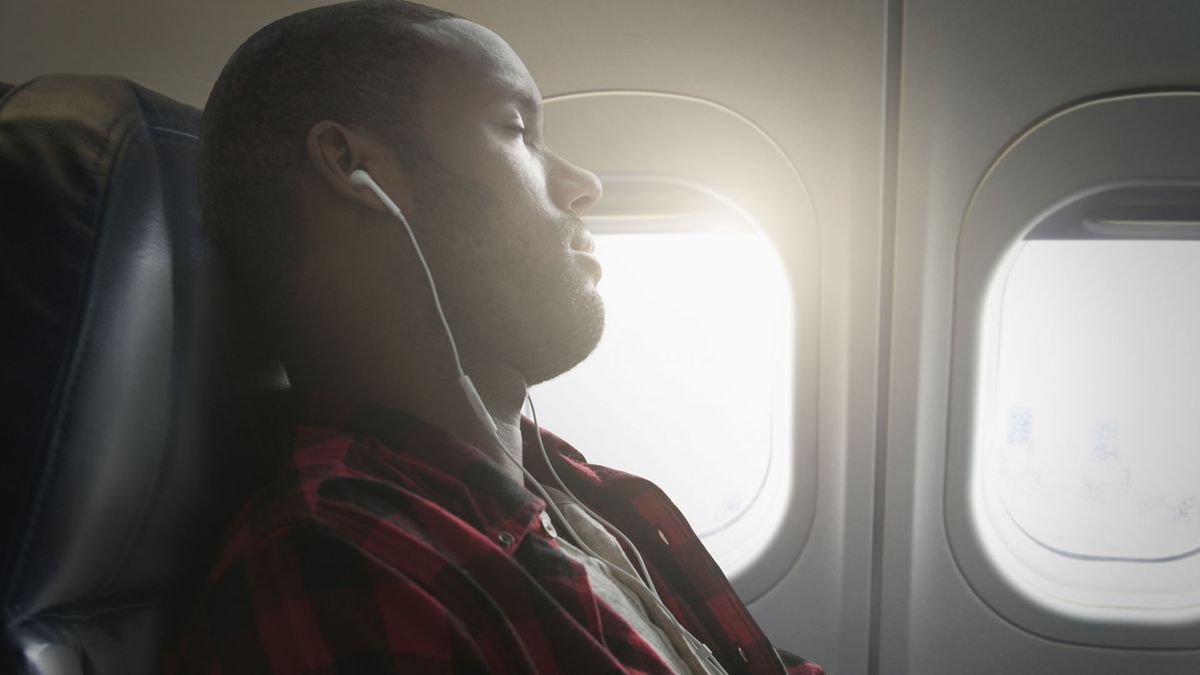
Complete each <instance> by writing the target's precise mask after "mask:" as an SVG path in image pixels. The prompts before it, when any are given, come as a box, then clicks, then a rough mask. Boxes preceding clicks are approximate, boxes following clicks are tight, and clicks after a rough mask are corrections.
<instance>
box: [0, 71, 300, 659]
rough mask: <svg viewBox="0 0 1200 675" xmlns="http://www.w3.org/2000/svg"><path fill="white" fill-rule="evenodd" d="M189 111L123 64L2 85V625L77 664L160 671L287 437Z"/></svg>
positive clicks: (276, 370) (11, 635)
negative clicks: (210, 234)
mask: <svg viewBox="0 0 1200 675" xmlns="http://www.w3.org/2000/svg"><path fill="white" fill-rule="evenodd" d="M198 126H199V111H197V110H196V109H194V108H191V107H189V106H186V105H183V104H181V103H178V102H176V101H173V100H171V99H169V98H167V97H165V96H162V95H160V94H156V93H154V92H151V91H149V90H146V89H144V88H142V87H139V86H137V85H135V84H133V83H131V82H129V81H127V80H124V79H121V78H114V77H85V76H48V77H43V78H39V79H37V80H34V81H32V82H30V83H27V84H25V85H22V86H19V87H17V88H15V89H13V90H12V91H10V92H9V93H8V94H7V95H5V96H4V97H3V98H2V99H0V312H2V313H3V314H2V315H3V317H4V319H3V321H4V324H5V330H3V331H0V335H2V337H0V362H2V363H4V364H5V365H4V366H3V367H2V368H0V391H3V392H4V396H5V401H4V405H3V406H2V408H0V409H3V410H4V419H3V421H2V423H0V447H3V448H5V452H4V458H3V460H0V461H2V462H3V470H0V528H2V529H0V541H2V543H3V544H2V545H3V552H2V553H0V556H2V557H0V574H2V575H3V576H0V580H2V581H3V611H4V618H5V628H6V634H7V637H8V639H9V640H10V641H14V642H16V643H18V644H19V645H20V647H21V649H22V650H24V651H25V653H26V654H27V655H29V654H30V653H33V652H38V651H39V650H41V651H45V650H47V649H51V650H53V649H58V648H60V647H62V648H65V649H67V650H68V651H71V650H74V651H75V652H76V653H77V654H78V655H79V657H80V659H81V660H82V662H84V663H87V664H88V667H89V668H91V670H89V671H87V672H129V673H133V672H153V671H154V670H155V669H156V667H155V666H154V664H153V663H152V662H142V661H139V660H138V659H144V658H150V657H148V656H146V655H145V654H149V653H151V652H153V651H154V650H153V649H151V648H150V647H149V646H148V645H151V644H152V643H155V642H156V641H157V640H159V639H160V637H161V634H162V632H163V630H165V626H166V625H167V624H168V623H169V621H168V620H167V618H168V617H169V615H170V607H171V605H172V603H174V602H177V601H178V600H179V597H180V596H182V595H186V592H187V587H188V584H189V583H190V580H193V579H194V578H195V576H196V575H197V574H198V573H199V572H200V571H201V570H202V566H203V565H204V564H205V563H206V562H207V561H208V560H209V556H210V554H211V551H209V550H208V548H207V547H211V546H212V545H213V543H214V540H215V538H216V536H217V535H218V534H219V531H220V528H221V527H222V526H223V524H224V523H225V522H226V521H227V520H228V518H229V517H230V516H231V513H232V511H233V510H234V509H235V508H236V507H237V506H238V505H239V504H240V502H241V501H242V500H243V498H244V497H245V496H246V493H247V492H248V491H249V490H250V489H251V488H252V486H253V485H254V484H255V483H256V482H257V481H258V480H260V477H261V475H262V474H263V473H264V472H265V470H266V468H267V467H268V466H270V464H271V463H272V462H274V461H275V459H276V458H277V456H278V454H279V452H281V448H282V445H281V444H282V443H283V442H284V440H281V434H282V430H281V428H280V427H278V426H277V423H279V422H280V421H281V418H280V417H279V416H278V415H277V414H276V410H275V409H274V408H273V407H271V406H272V405H273V404H274V403H275V402H276V401H277V399H276V397H275V394H276V393H277V392H280V391H283V390H284V389H286V379H285V378H284V377H283V375H282V370H281V368H280V367H279V364H278V362H277V361H276V360H274V359H273V358H271V356H270V349H269V346H267V345H265V344H263V343H262V342H261V340H260V339H259V337H258V336H259V335H260V334H261V331H258V330H257V329H256V328H255V327H254V325H253V323H252V322H250V321H249V317H250V313H249V312H247V311H246V310H245V308H243V307H241V305H239V303H238V297H239V294H237V293H236V290H235V289H234V288H232V287H231V284H230V281H229V278H228V277H229V275H228V274H227V272H226V270H225V268H224V265H223V264H222V261H221V258H220V256H219V255H218V254H217V253H216V252H215V251H214V250H213V248H212V247H211V245H210V243H209V241H208V239H207V236H206V234H205V231H204V228H203V224H202V222H201V219H200V210H199V206H198V199H197V193H196V149H197V132H198ZM128 652H139V653H142V652H144V653H145V654H142V655H141V656H136V657H134V658H132V660H131V655H130V654H129V653H128ZM122 660H123V661H122ZM113 669H116V670H113Z"/></svg>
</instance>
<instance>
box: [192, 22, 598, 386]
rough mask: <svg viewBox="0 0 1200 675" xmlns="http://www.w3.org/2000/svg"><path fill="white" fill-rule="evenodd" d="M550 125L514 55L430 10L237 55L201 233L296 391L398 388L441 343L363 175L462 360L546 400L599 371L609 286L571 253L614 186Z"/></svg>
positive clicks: (208, 138)
mask: <svg viewBox="0 0 1200 675" xmlns="http://www.w3.org/2000/svg"><path fill="white" fill-rule="evenodd" d="M541 123H542V119H541V96H540V93H539V92H538V89H537V87H536V85H535V84H534V82H533V79H532V77H531V76H530V75H529V72H528V71H527V70H526V68H525V66H524V64H523V63H522V62H521V61H520V59H519V58H518V57H517V55H516V54H515V53H513V51H512V50H511V48H509V46H508V45H507V44H506V43H505V42H504V41H503V40H501V39H500V38H499V37H498V36H496V35H495V34H494V33H492V32H491V31H488V30H487V29H485V28H482V27H480V26H478V25H475V24H473V23H470V22H468V21H465V20H463V19H459V18H457V17H454V16H453V15H449V14H446V13H444V12H441V11H439V10H433V9H430V8H426V7H423V6H420V5H415V4H410V3H402V2H394V1H377V0H362V1H360V2H353V3H345V4H341V5H333V6H329V7H322V8H317V9H314V10H309V11H306V12H301V13H300V14H296V15H292V16H290V17H287V18H285V19H281V20H280V21H277V22H275V23H273V24H271V25H269V26H267V27H266V28H264V29H262V30H261V31H259V32H258V33H256V34H255V35H254V36H253V37H251V38H250V39H249V40H248V41H247V42H246V43H245V44H244V45H243V46H242V47H241V48H240V49H239V50H238V51H237V52H236V53H235V54H234V56H233V57H232V58H231V59H230V62H229V64H228V65H226V67H225V70H224V71H223V72H222V74H221V77H220V79H219V80H218V82H217V84H216V86H215V87H214V89H213V93H212V95H211V97H210V99H209V103H208V106H207V108H206V110H205V113H204V119H203V125H202V130H201V151H200V176H201V196H202V205H203V208H204V216H205V219H206V221H207V222H208V224H209V226H210V228H211V229H212V230H213V234H214V237H215V238H216V239H217V241H218V244H219V245H220V247H221V248H222V249H223V250H225V251H226V252H228V253H229V255H230V257H231V258H232V259H233V262H234V264H235V268H236V269H237V270H238V271H239V272H240V275H241V277H242V278H243V279H244V280H245V281H246V282H247V284H248V286H250V288H251V289H252V291H253V292H254V294H255V296H256V297H257V298H258V299H259V302H260V303H262V304H263V305H264V307H267V308H270V309H271V310H272V311H271V312H270V313H269V316H271V318H272V321H273V322H274V323H275V324H276V327H277V328H278V329H279V331H280V334H281V336H282V337H283V339H284V342H285V345H284V347H285V349H286V350H287V353H288V355H289V357H290V358H291V361H290V362H289V363H288V366H289V371H290V373H291V374H292V375H293V377H296V376H299V377H300V378H301V379H309V380H311V381H312V383H314V384H324V385H329V384H336V383H331V382H328V381H327V380H329V379H330V378H336V377H337V376H338V375H337V370H338V369H346V368H349V369H355V368H357V369H359V370H361V369H363V368H368V367H370V366H369V362H370V361H373V362H374V363H375V366H374V367H375V368H378V369H381V370H385V371H386V370H387V363H388V360H389V359H392V358H401V356H402V355H400V354H397V353H396V350H398V349H402V348H403V347H404V345H406V344H409V343H411V342H414V341H418V340H421V339H425V340H426V341H428V340H427V339H428V337H429V335H428V334H429V332H430V331H433V330H434V329H435V327H437V325H438V324H436V320H435V319H434V316H435V315H434V313H433V306H432V300H431V298H430V296H429V290H428V287H427V284H426V282H425V280H424V277H423V275H422V274H421V273H420V268H419V263H418V262H417V258H416V257H415V255H414V253H413V250H412V245H411V243H410V242H409V240H408V235H407V233H406V232H405V231H404V229H403V227H402V226H401V225H400V223H399V222H397V221H396V220H395V219H393V218H392V216H391V215H390V214H388V213H387V212H386V211H385V210H384V209H383V208H382V205H381V204H379V202H378V200H377V199H376V198H375V197H374V196H373V195H372V194H371V193H370V192H369V191H368V190H367V189H365V188H362V187H357V186H355V185H353V183H352V182H351V181H350V179H349V174H350V173H351V172H352V171H354V170H355V169H364V170H366V171H368V172H369V173H370V174H371V176H372V177H373V178H374V179H375V180H376V181H377V182H378V183H379V184H380V186H381V187H382V188H383V190H384V191H386V192H387V193H388V194H389V195H390V196H391V197H392V199H394V200H395V201H396V202H397V203H398V204H399V206H400V207H401V209H402V210H403V211H404V213H405V215H406V216H407V218H408V220H409V222H410V223H411V225H412V227H413V229H414V231H415V234H416V237H417V239H418V241H419V242H420V245H421V249H422V251H423V252H424V254H425V257H426V259H427V260H428V262H429V265H430V267H431V269H432V272H433V275H434V278H435V279H436V282H437V285H438V291H439V295H440V296H441V299H442V303H443V306H444V308H445V310H446V314H447V318H448V319H449V321H450V323H451V326H452V327H453V329H454V332H455V337H456V338H457V340H458V343H459V348H460V350H461V351H462V352H463V353H464V359H468V360H473V361H474V362H476V363H481V362H500V363H503V364H505V365H507V366H509V367H511V368H514V369H517V370H518V371H520V372H521V373H522V374H523V375H524V376H525V378H526V380H527V381H528V383H529V384H534V383H536V382H540V381H543V380H545V379H548V378H551V377H554V376H555V375H557V374H559V373H561V372H563V371H565V370H567V369H569V368H570V367H572V366H574V365H575V364H576V363H578V362H579V361H580V360H582V359H583V358H584V357H586V356H587V354H588V353H590V352H591V350H592V349H593V348H594V347H595V344H596V342H597V341H598V340H599V336H600V332H601V330H602V327H603V305H602V303H601V301H600V298H599V296H598V295H597V293H596V290H595V282H596V280H597V278H598V276H599V270H598V268H596V267H595V266H594V265H593V262H594V260H593V259H591V258H590V257H589V256H587V255H584V254H581V253H579V252H578V251H577V250H574V249H579V248H581V247H582V248H586V247H587V246H588V243H587V242H588V237H587V235H586V232H585V231H584V229H583V227H582V223H581V222H580V221H579V214H580V213H581V212H582V211H583V210H584V209H586V208H587V207H588V206H590V205H591V204H592V203H594V202H595V201H596V199H598V198H599V195H600V185H599V182H598V180H597V179H596V177H595V176H594V175H593V174H591V173H589V172H587V171H583V170H581V169H579V168H578V167H575V166H573V165H571V164H569V163H568V162H566V161H564V160H563V159H561V158H559V157H558V156H557V155H555V154H554V153H553V152H552V151H550V150H549V149H548V148H547V147H546V146H545V144H544V142H543V139H542V135H541ZM347 352H354V353H347ZM355 358H357V359H358V361H359V362H358V363H346V362H343V361H345V360H347V359H348V360H351V361H352V360H354V359H355Z"/></svg>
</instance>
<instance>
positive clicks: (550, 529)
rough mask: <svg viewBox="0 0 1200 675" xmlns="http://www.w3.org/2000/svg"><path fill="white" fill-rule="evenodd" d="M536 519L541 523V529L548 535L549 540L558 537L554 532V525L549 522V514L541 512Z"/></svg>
mask: <svg viewBox="0 0 1200 675" xmlns="http://www.w3.org/2000/svg"><path fill="white" fill-rule="evenodd" d="M538 517H539V518H540V519H541V521H542V529H543V530H545V531H546V534H548V535H550V538H551V539H556V538H557V537H558V532H556V531H555V530H554V523H553V522H552V521H551V520H550V514H549V513H546V512H545V511H542V513H541V515H540V516H538Z"/></svg>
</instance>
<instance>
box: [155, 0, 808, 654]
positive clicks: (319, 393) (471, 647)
mask: <svg viewBox="0 0 1200 675" xmlns="http://www.w3.org/2000/svg"><path fill="white" fill-rule="evenodd" d="M541 115H542V111H541V95H540V93H539V91H538V89H537V87H536V85H535V84H534V82H533V79H532V78H531V76H530V75H529V72H528V71H527V70H526V68H525V66H524V64H522V62H521V60H520V59H519V58H518V57H517V56H516V54H514V53H513V51H512V50H511V48H510V47H509V46H508V45H507V44H506V43H505V42H504V41H503V40H501V39H500V38H499V37H498V36H496V35H495V34H494V33H492V32H491V31H488V30H487V29H485V28H483V27H481V26H478V25H476V24H473V23H470V22H468V21H465V20H463V19H460V18H457V17H454V16H452V15H449V14H446V13H444V12H441V11H438V10H433V9H430V8H426V7H423V6H420V5H415V4H404V3H399V2H389V1H381V0H363V1H362V2H355V3H346V4H342V5H334V6H330V7H323V8H318V9H314V10H310V11H306V12H301V13H299V14H296V15H293V16H290V17H287V18H285V19H282V20H280V21H277V22H275V23H274V24H271V25H270V26H267V27H266V28H264V29H262V30H261V31H259V32H258V33H257V34H255V35H254V36H252V37H251V38H250V39H249V40H248V41H247V42H246V43H245V44H244V45H243V46H242V47H241V48H240V49H239V50H238V51H237V52H236V53H235V54H234V55H233V57H232V58H231V59H230V61H229V63H228V64H227V65H226V67H225V69H224V71H223V72H222V73H221V76H220V78H219V80H218V82H217V83H216V85H215V87H214V89H213V92H212V95H211V97H210V99H209V102H208V106H207V108H206V110H205V112H204V118H203V123H202V131H201V149H200V175H201V193H202V194H201V199H202V205H203V209H204V216H205V220H206V222H207V223H208V225H209V227H210V228H211V229H212V232H213V235H214V238H215V239H216V241H217V242H218V245H219V246H220V247H221V248H222V249H223V250H224V251H225V253H226V254H227V255H228V256H229V258H230V259H231V260H232V262H233V264H234V267H235V269H236V270H238V272H239V274H240V276H241V278H242V280H243V282H244V283H245V285H246V288H247V291H248V292H249V293H250V294H251V295H252V297H253V298H254V299H255V301H256V302H257V304H258V306H259V307H261V308H262V311H263V313H264V314H265V315H266V316H267V317H268V319H269V324H270V325H271V326H272V330H273V332H274V334H275V337H276V339H277V341H278V344H279V347H280V350H281V353H282V355H283V358H284V362H285V365H286V367H287V370H288V374H289V377H290V379H291V381H292V383H293V387H294V389H295V391H297V392H299V393H300V395H301V397H302V398H303V400H304V406H303V412H302V413H301V420H300V422H299V425H298V427H297V431H296V440H295V452H294V454H293V455H292V457H291V458H290V459H289V461H288V462H287V464H286V466H285V467H284V470H283V471H282V473H281V475H280V476H279V477H278V478H277V479H276V480H275V481H274V482H272V483H271V484H270V485H269V486H268V487H266V488H265V489H264V490H262V491H261V492H260V493H259V494H258V495H257V496H256V497H254V498H253V499H252V500H251V502H250V503H249V504H248V505H247V506H246V508H245V509H244V510H243V511H242V512H241V513H240V515H239V516H238V518H237V519H236V521H235V522H234V524H233V526H232V528H231V530H230V532H229V534H228V536H227V539H226V541H225V543H224V544H223V549H222V551H221V554H220V556H219V558H218V560H217V562H216V564H215V566H214V568H213V570H212V573H211V576H210V579H209V586H208V588H207V589H206V591H205V594H204V597H203V601H202V602H201V604H200V605H199V607H198V609H197V612H196V615H195V617H194V618H193V621H192V623H191V628H190V629H189V630H188V632H187V633H186V635H185V636H184V639H183V640H182V642H181V646H180V649H179V650H178V651H177V653H175V654H174V655H173V658H172V667H173V668H174V669H176V670H179V671H181V672H189V673H191V672H199V673H224V674H228V673H241V672H247V673H250V672H254V673H257V672H272V673H382V672H430V673H434V672H454V673H468V672H469V673H476V672H478V673H483V672H494V673H526V672H564V673H615V672H635V673H670V672H688V673H720V672H751V673H778V672H784V666H783V664H782V663H781V661H780V659H779V657H778V656H777V655H776V653H775V651H774V650H773V649H772V648H771V647H770V644H769V643H768V642H767V641H766V639H765V638H764V636H763V635H762V633H761V631H760V630H759V628H758V627H757V625H755V623H754V621H753V619H752V618H751V617H750V615H749V613H748V612H747V611H746V609H745V607H744V606H743V605H742V604H741V603H740V601H738V599H737V598H736V596H735V595H734V594H733V591H732V589H731V588H730V587H729V584H728V582H727V581H726V580H725V578H724V577H723V575H721V573H720V571H719V570H718V568H717V567H716V565H715V564H714V563H713V562H712V560H711V558H709V557H708V555H707V553H705V551H704V549H703V547H702V546H701V544H700V543H699V541H698V540H697V538H696V537H695V535H694V534H693V533H692V531H691V529H690V528H689V527H688V526H687V524H686V522H685V521H684V520H683V519H682V517H681V516H680V515H679V514H678V511H677V510H676V509H675V508H674V507H673V506H672V505H671V504H670V502H669V501H668V500H667V498H666V497H665V495H663V494H662V492H661V491H659V490H658V489H657V488H655V487H654V486H652V485H650V484H649V483H647V482H646V481H644V480H642V479H638V478H635V477H633V476H628V475H626V474H622V473H620V472H617V471H613V470H610V469H606V468H602V467H596V466H591V465H588V464H586V463H585V461H584V459H583V457H582V456H581V455H580V454H579V453H578V452H576V451H575V450H574V449H573V448H571V447H570V446H568V445H566V444H565V443H564V442H563V441H561V440H559V439H557V438H556V437H554V436H553V435H550V434H548V433H542V432H540V430H538V429H536V428H535V427H534V426H533V425H532V424H531V423H530V422H529V421H527V420H524V419H523V418H522V417H521V408H522V405H523V402H524V400H525V397H526V392H527V389H528V388H529V387H530V386H531V385H534V384H536V383H538V382H542V381H545V380H547V379H549V378H552V377H554V376H556V375H558V374H560V373H562V372H564V371H566V370H568V369H570V368H571V367H573V366H574V365H575V364H577V363H578V362H579V361H581V360H582V359H584V358H585V357H586V356H587V355H588V354H589V353H590V352H591V351H592V349H593V348H594V347H595V346H596V343H597V341H598V340H599V338H600V334H601V331H602V329H603V323H604V306H603V304H602V302H601V299H600V296H599V295H598V294H597V292H596V283H597V281H598V280H599V278H600V275H601V270H600V268H599V265H598V264H597V263H596V261H595V259H594V258H593V257H592V256H591V255H590V251H591V246H592V244H591V239H590V236H589V235H588V233H587V231H586V230H585V229H584V227H583V225H582V222H581V221H580V214H581V213H583V212H584V211H585V210H586V209H587V208H588V207H589V206H590V205H591V204H593V203H595V202H596V200H597V199H599V198H600V193H601V186H600V182H599V180H598V179H597V178H596V176H595V175H593V174H592V173H590V172H588V171H585V170H583V169H580V168H579V167H576V166H574V165H572V164H570V163H569V162H567V161H565V160H564V159H562V158H560V157H558V156H557V155H555V154H554V153H553V152H552V151H551V150H550V149H549V148H547V147H546V145H545V143H544V142H543V139H542V133H541V125H542V118H541ZM368 178H369V180H368ZM388 200H392V201H394V203H395V205H396V206H397V207H398V210H399V213H393V212H392V210H391V209H390V208H389V206H388V205H387V201H388ZM409 226H411V228H412V232H411V234H410V232H409V231H408V229H407V228H408V227H409ZM418 244H419V247H418V246H417V245H418ZM426 264H427V265H428V273H429V276H428V277H427V276H426V268H425V265H426ZM434 285H436V290H434V288H433V286H434ZM443 314H444V316H443ZM443 318H444V321H443ZM460 364H461V371H460ZM463 372H465V373H466V374H467V375H469V377H470V379H471V380H472V381H473V383H474V389H475V390H477V391H478V396H479V399H480V401H479V402H480V403H481V405H479V406H478V407H475V406H473V405H472V403H471V402H470V401H469V399H468V396H467V394H466V393H465V392H464V389H463V388H462V386H461V384H460V375H461V374H462V373H463ZM493 423H494V431H493V430H492V428H493V427H492V424H493ZM543 446H544V450H545V454H543ZM547 457H548V458H549V459H548V460H547V459H546V458H547ZM522 465H524V466H525V467H526V468H527V469H528V470H529V471H530V472H531V475H529V476H526V475H524V473H523V469H522ZM552 469H553V470H557V473H558V474H561V475H562V478H563V481H564V484H563V485H559V484H558V483H557V481H556V480H555V479H554V476H553V471H552ZM538 483H542V484H545V485H547V486H549V489H548V491H545V492H543V491H542V490H541V488H540V486H539V485H538ZM572 492H573V493H574V494H575V495H577V496H578V499H579V500H581V501H582V502H583V504H586V505H588V506H591V507H592V508H593V509H595V510H596V511H597V512H598V514H596V515H593V514H591V513H589V512H588V511H587V510H586V509H585V508H584V507H583V506H581V505H580V504H579V503H578V502H577V501H576V500H575V498H574V497H573V496H572V495H571V493H572ZM548 501H549V502H551V503H548ZM597 515H598V516H602V517H603V518H604V519H606V520H608V521H611V523H612V524H613V525H615V526H616V528H618V529H619V530H623V531H624V532H625V534H627V535H628V537H629V538H630V539H632V540H633V542H634V543H635V544H636V548H637V549H638V550H640V556H639V554H638V553H637V552H635V551H634V549H633V548H631V547H630V546H629V545H627V544H626V543H623V542H620V541H619V540H618V539H617V538H614V536H613V534H610V531H609V530H608V529H606V527H605V525H604V524H603V521H601V520H599V519H598V518H597ZM560 531H561V533H562V535H561V536H560ZM640 557H644V558H645V561H644V565H645V568H648V569H643V563H642V562H640ZM643 574H648V575H649V580H650V583H646V580H645V579H643V578H642V577H643ZM652 587H656V589H657V593H656V592H655V590H654V589H653V588H652ZM660 596H661V597H660ZM710 649H711V652H712V653H711V654H710ZM789 664H790V666H789V670H790V672H799V673H819V672H821V671H820V669H819V668H818V667H816V666H814V665H812V664H806V663H804V662H803V661H802V660H800V659H797V658H795V657H789Z"/></svg>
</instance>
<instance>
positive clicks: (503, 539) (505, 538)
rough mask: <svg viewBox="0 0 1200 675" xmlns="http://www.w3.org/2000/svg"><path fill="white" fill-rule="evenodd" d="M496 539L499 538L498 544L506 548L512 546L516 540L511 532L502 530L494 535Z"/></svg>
mask: <svg viewBox="0 0 1200 675" xmlns="http://www.w3.org/2000/svg"><path fill="white" fill-rule="evenodd" d="M496 539H498V540H500V544H501V545H502V546H504V547H506V548H507V547H509V546H512V545H513V542H514V541H516V539H515V538H514V537H513V536H512V534H510V533H508V532H505V531H503V530H502V531H501V532H500V534H498V535H496Z"/></svg>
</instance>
